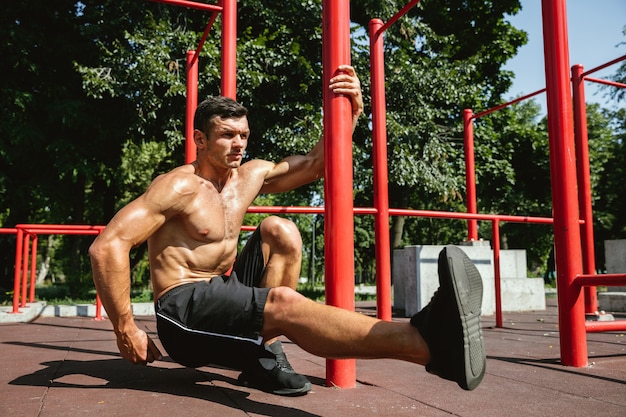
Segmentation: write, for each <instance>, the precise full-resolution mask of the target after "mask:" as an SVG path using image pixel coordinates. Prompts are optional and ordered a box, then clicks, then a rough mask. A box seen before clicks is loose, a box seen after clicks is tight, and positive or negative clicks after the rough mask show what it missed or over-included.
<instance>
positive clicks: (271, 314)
mask: <svg viewBox="0 0 626 417" xmlns="http://www.w3.org/2000/svg"><path fill="white" fill-rule="evenodd" d="M303 300H306V298H305V297H304V296H303V295H302V294H300V293H298V292H297V291H295V290H294V289H291V288H289V287H274V288H272V289H271V290H270V292H269V294H268V296H267V301H266V303H265V309H264V315H265V319H266V321H267V322H268V324H269V323H272V324H273V325H276V324H279V325H280V323H283V322H284V321H286V320H289V318H291V316H292V314H291V313H290V311H291V307H293V306H295V305H296V304H298V303H300V302H302V301H303Z"/></svg>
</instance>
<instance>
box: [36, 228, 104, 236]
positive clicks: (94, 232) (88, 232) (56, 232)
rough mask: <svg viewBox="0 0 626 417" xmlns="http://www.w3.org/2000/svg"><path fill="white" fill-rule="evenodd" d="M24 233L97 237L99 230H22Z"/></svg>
mask: <svg viewBox="0 0 626 417" xmlns="http://www.w3.org/2000/svg"><path fill="white" fill-rule="evenodd" d="M24 232H25V233H29V234H31V235H97V234H99V233H100V232H101V229H85V230H77V229H60V228H59V229H54V228H50V229H28V228H25V229H24Z"/></svg>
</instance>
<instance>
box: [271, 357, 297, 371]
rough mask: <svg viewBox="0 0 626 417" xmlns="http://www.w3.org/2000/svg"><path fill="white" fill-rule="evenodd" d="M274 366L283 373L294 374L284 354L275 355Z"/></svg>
mask: <svg viewBox="0 0 626 417" xmlns="http://www.w3.org/2000/svg"><path fill="white" fill-rule="evenodd" d="M276 366H277V367H278V369H280V370H281V371H283V372H288V373H295V371H294V370H293V368H292V367H291V364H290V363H289V361H288V360H287V355H285V354H284V353H279V354H277V355H276Z"/></svg>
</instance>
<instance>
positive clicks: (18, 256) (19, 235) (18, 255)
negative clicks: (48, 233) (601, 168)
mask: <svg viewBox="0 0 626 417" xmlns="http://www.w3.org/2000/svg"><path fill="white" fill-rule="evenodd" d="M23 246H24V230H23V229H22V228H20V227H17V232H16V233H15V270H14V272H13V310H12V311H11V313H19V312H20V310H19V304H20V278H21V276H22V251H23V250H22V247H23Z"/></svg>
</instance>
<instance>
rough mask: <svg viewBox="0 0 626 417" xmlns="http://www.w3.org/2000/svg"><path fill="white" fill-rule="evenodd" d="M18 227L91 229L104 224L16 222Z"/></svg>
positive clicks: (98, 227)
mask: <svg viewBox="0 0 626 417" xmlns="http://www.w3.org/2000/svg"><path fill="white" fill-rule="evenodd" d="M15 227H16V228H18V229H27V228H28V229H68V230H69V229H72V230H93V229H99V230H102V229H104V226H100V225H96V226H94V225H89V224H17V225H15Z"/></svg>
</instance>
